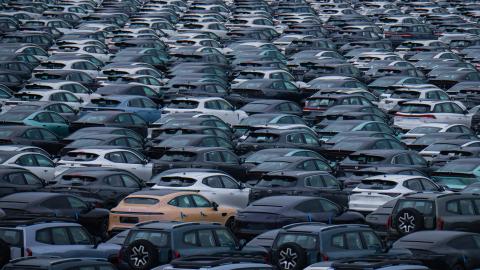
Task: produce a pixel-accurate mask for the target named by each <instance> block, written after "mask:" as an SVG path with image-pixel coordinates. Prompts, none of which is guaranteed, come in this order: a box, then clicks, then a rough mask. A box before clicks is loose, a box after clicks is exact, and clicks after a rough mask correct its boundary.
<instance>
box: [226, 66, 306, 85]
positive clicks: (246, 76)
mask: <svg viewBox="0 0 480 270" xmlns="http://www.w3.org/2000/svg"><path fill="white" fill-rule="evenodd" d="M250 79H282V80H285V81H290V82H291V83H293V84H294V85H295V86H296V87H298V88H300V87H307V84H306V83H304V82H302V81H296V80H295V77H293V75H292V74H290V72H288V71H286V70H283V69H265V70H262V69H258V68H257V69H245V70H242V71H240V73H239V74H238V76H237V77H236V78H235V79H234V80H233V81H232V86H234V85H239V84H241V83H243V82H246V81H248V80H250Z"/></svg>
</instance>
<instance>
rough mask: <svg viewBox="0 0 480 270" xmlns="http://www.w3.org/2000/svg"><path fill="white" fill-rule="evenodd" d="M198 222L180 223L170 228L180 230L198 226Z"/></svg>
mask: <svg viewBox="0 0 480 270" xmlns="http://www.w3.org/2000/svg"><path fill="white" fill-rule="evenodd" d="M200 224H201V223H200V222H182V223H180V224H176V225H173V226H172V228H181V227H185V226H190V225H200Z"/></svg>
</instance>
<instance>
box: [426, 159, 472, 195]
mask: <svg viewBox="0 0 480 270" xmlns="http://www.w3.org/2000/svg"><path fill="white" fill-rule="evenodd" d="M432 176H433V180H435V182H437V183H438V184H440V185H443V186H446V187H447V188H448V189H451V190H457V191H458V190H461V189H464V188H465V187H466V186H468V185H470V184H473V183H477V182H480V158H465V159H457V160H452V161H450V162H448V163H447V164H445V165H444V166H443V167H441V168H439V169H438V170H437V171H436V172H434V173H432Z"/></svg>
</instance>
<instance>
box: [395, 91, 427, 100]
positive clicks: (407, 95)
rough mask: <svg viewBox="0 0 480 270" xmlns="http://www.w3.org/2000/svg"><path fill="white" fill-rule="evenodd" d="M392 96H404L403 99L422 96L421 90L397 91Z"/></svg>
mask: <svg viewBox="0 0 480 270" xmlns="http://www.w3.org/2000/svg"><path fill="white" fill-rule="evenodd" d="M390 97H391V98H402V99H418V98H419V97H420V92H415V91H395V92H393V93H392V95H391V96H390Z"/></svg>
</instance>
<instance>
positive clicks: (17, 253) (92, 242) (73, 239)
mask: <svg viewBox="0 0 480 270" xmlns="http://www.w3.org/2000/svg"><path fill="white" fill-rule="evenodd" d="M21 222H22V223H23V224H22V225H15V224H18V222H16V221H3V222H1V223H0V241H2V243H1V244H0V253H1V254H9V255H10V256H7V259H17V258H20V257H24V256H47V255H48V256H57V257H64V258H68V257H78V256H80V257H90V258H104V259H113V258H115V257H116V255H117V253H118V250H119V246H118V245H113V244H101V245H98V242H97V239H96V238H94V237H93V236H91V235H90V234H89V233H88V231H87V230H86V229H85V228H84V227H82V226H81V225H80V224H77V223H70V222H59V221H52V222H48V221H47V220H42V219H38V220H30V221H24V220H23V221H21ZM12 225H13V226H12ZM2 259H3V258H1V257H0V265H1V263H2ZM7 261H8V260H7Z"/></svg>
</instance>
